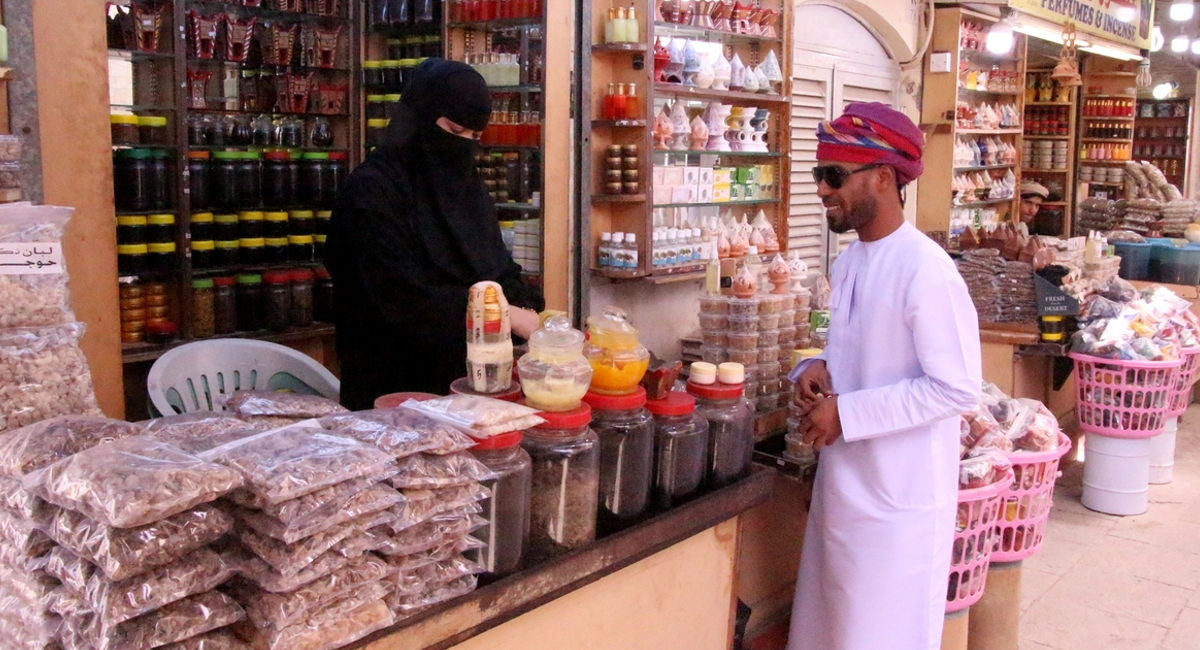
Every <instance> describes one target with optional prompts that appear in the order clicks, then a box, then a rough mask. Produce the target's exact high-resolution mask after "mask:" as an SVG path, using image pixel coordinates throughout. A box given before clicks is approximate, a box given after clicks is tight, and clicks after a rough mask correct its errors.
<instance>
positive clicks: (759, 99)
mask: <svg viewBox="0 0 1200 650" xmlns="http://www.w3.org/2000/svg"><path fill="white" fill-rule="evenodd" d="M654 92H656V93H660V94H664V95H675V96H676V97H697V98H703V99H719V100H722V101H730V102H738V101H741V102H756V103H759V104H786V103H790V102H791V98H789V97H785V96H783V95H767V94H763V93H748V92H743V91H739V90H712V89H707V88H697V87H695V86H685V85H683V84H669V83H661V82H660V83H656V84H654Z"/></svg>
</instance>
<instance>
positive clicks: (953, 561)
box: [946, 470, 1012, 614]
mask: <svg viewBox="0 0 1200 650" xmlns="http://www.w3.org/2000/svg"><path fill="white" fill-rule="evenodd" d="M1010 483H1012V471H1011V470H1010V471H1009V472H1008V474H1007V475H1005V476H1004V477H1003V478H1001V479H1000V480H999V481H996V482H995V483H992V484H991V485H985V486H984V487H981V488H974V489H970V490H959V491H958V521H957V524H956V525H955V532H954V547H953V551H952V552H951V555H950V583H949V585H948V587H947V589H946V613H947V614H951V613H953V612H958V611H962V610H964V609H966V608H968V607H970V606H971V605H974V604H975V603H977V602H979V599H980V598H982V597H983V588H984V587H985V586H986V585H987V571H988V563H989V562H990V560H991V555H992V548H993V547H994V546H995V536H996V520H997V519H998V518H999V517H1000V491H1001V490H1002V489H1003V488H1004V486H1006V485H1008V484H1010Z"/></svg>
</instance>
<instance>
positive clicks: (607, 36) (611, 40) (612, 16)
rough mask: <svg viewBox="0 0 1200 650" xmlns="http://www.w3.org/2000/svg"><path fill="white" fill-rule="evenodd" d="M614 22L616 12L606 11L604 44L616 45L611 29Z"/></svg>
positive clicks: (613, 26)
mask: <svg viewBox="0 0 1200 650" xmlns="http://www.w3.org/2000/svg"><path fill="white" fill-rule="evenodd" d="M616 22H617V10H616V9H609V10H608V20H606V21H604V42H605V43H616V42H617V41H616V39H615V38H614V35H613V28H615V27H616ZM609 94H612V93H609Z"/></svg>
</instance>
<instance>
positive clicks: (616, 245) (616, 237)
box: [612, 232, 628, 269]
mask: <svg viewBox="0 0 1200 650" xmlns="http://www.w3.org/2000/svg"><path fill="white" fill-rule="evenodd" d="M627 262H628V260H627V259H626V250H625V233H623V232H614V233H613V234H612V268H614V269H623V268H626V267H627V266H628V263H627Z"/></svg>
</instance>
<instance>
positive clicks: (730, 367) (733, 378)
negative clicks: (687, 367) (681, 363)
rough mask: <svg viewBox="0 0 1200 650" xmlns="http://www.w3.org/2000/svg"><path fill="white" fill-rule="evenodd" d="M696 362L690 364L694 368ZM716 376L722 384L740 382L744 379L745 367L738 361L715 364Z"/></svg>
mask: <svg viewBox="0 0 1200 650" xmlns="http://www.w3.org/2000/svg"><path fill="white" fill-rule="evenodd" d="M695 367H696V364H692V368H695ZM717 377H718V378H719V379H720V380H721V383H722V384H741V383H744V382H745V381H746V367H745V366H743V365H742V364H740V363H733V362H729V363H722V364H721V365H719V366H717Z"/></svg>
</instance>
